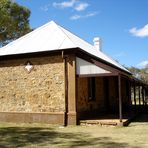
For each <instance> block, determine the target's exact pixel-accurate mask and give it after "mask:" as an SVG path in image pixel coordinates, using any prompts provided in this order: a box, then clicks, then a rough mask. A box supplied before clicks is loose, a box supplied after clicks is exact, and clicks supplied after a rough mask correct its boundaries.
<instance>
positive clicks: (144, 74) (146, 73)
mask: <svg viewBox="0 0 148 148" xmlns="http://www.w3.org/2000/svg"><path fill="white" fill-rule="evenodd" d="M127 69H128V70H129V71H130V72H131V73H132V74H133V75H134V76H135V77H136V78H138V79H140V80H142V81H144V82H145V83H147V84H148V66H146V67H145V68H142V69H139V68H136V67H129V68H127Z"/></svg>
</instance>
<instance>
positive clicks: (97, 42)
mask: <svg viewBox="0 0 148 148" xmlns="http://www.w3.org/2000/svg"><path fill="white" fill-rule="evenodd" d="M93 42H94V47H95V48H96V50H97V51H98V50H99V51H102V49H101V39H100V38H99V37H95V38H94V39H93Z"/></svg>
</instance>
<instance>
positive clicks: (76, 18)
mask: <svg viewBox="0 0 148 148" xmlns="http://www.w3.org/2000/svg"><path fill="white" fill-rule="evenodd" d="M80 18H82V16H81V15H73V16H71V17H70V19H71V20H78V19H80Z"/></svg>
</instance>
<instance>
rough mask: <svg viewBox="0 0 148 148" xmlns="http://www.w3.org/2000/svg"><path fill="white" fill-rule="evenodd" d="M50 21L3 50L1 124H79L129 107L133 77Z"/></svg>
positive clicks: (96, 44) (0, 60)
mask: <svg viewBox="0 0 148 148" xmlns="http://www.w3.org/2000/svg"><path fill="white" fill-rule="evenodd" d="M99 44H100V40H99V38H95V39H94V45H91V44H89V43H87V42H86V41H84V40H82V39H81V38H79V37H77V36H75V35H74V34H72V33H71V32H69V31H67V30H66V29H64V28H63V27H61V26H59V25H57V24H56V23H55V22H53V21H51V22H49V23H47V24H45V25H43V26H41V27H39V28H37V29H36V30H34V31H32V32H30V33H28V34H27V35H25V36H23V37H21V38H19V39H17V40H15V41H13V42H11V43H9V44H8V45H6V46H4V47H2V48H1V49H0V104H1V107H0V121H6V122H42V123H55V124H62V125H70V124H78V122H79V121H80V120H81V119H82V118H84V117H87V116H91V115H97V114H99V113H103V112H106V113H107V112H116V113H118V114H119V119H120V121H121V122H122V112H123V111H126V110H128V108H129V106H130V105H131V95H130V91H131V82H132V81H133V78H132V76H131V73H130V72H129V71H128V70H127V69H125V68H124V67H123V66H122V65H120V64H119V63H117V62H116V61H114V60H113V59H111V58H110V57H108V56H107V55H106V54H104V53H103V52H102V51H101V50H100V45H99Z"/></svg>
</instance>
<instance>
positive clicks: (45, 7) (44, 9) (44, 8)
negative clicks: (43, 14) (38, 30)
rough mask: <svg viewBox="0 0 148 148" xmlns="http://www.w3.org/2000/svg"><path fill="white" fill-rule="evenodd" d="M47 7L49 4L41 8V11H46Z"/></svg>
mask: <svg viewBox="0 0 148 148" xmlns="http://www.w3.org/2000/svg"><path fill="white" fill-rule="evenodd" d="M49 7H50V4H47V5H45V6H43V7H41V10H43V11H48V10H49Z"/></svg>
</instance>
